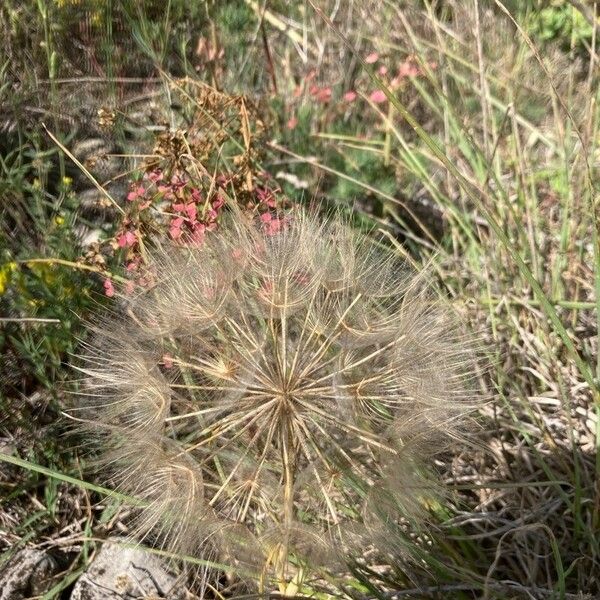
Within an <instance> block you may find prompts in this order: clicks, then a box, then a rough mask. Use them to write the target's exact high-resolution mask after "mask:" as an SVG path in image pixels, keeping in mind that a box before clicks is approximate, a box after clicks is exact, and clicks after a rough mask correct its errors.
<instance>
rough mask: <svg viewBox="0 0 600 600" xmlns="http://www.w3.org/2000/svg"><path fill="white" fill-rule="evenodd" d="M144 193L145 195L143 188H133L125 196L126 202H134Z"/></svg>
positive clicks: (139, 186)
mask: <svg viewBox="0 0 600 600" xmlns="http://www.w3.org/2000/svg"><path fill="white" fill-rule="evenodd" d="M145 193H146V190H145V189H144V186H141V185H138V186H135V187H134V188H133V189H132V190H131V191H130V192H129V194H127V200H128V201H129V202H133V201H134V200H137V199H138V198H139V197H140V196H143V195H144V194H145Z"/></svg>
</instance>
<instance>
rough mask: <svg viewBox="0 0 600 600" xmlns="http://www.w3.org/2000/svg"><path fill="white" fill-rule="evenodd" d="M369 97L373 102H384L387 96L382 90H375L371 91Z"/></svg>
mask: <svg viewBox="0 0 600 600" xmlns="http://www.w3.org/2000/svg"><path fill="white" fill-rule="evenodd" d="M369 98H370V100H371V102H374V103H375V104H381V103H382V102H385V101H386V100H387V96H386V95H385V92H384V91H383V90H375V91H374V92H372V93H371V95H370V96H369Z"/></svg>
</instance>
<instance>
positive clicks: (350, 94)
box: [344, 90, 357, 102]
mask: <svg viewBox="0 0 600 600" xmlns="http://www.w3.org/2000/svg"><path fill="white" fill-rule="evenodd" d="M356 97H357V93H356V92H355V91H354V90H348V91H347V92H346V93H345V94H344V101H345V102H354V101H355V100H356Z"/></svg>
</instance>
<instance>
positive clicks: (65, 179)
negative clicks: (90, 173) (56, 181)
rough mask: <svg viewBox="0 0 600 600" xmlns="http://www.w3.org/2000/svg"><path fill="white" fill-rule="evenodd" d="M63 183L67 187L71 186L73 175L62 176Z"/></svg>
mask: <svg viewBox="0 0 600 600" xmlns="http://www.w3.org/2000/svg"><path fill="white" fill-rule="evenodd" d="M62 183H63V185H64V186H65V187H70V186H71V184H72V183H73V178H72V177H67V176H66V175H65V176H64V177H63V178H62Z"/></svg>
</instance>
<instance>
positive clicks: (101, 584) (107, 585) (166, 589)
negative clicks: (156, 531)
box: [71, 538, 190, 600]
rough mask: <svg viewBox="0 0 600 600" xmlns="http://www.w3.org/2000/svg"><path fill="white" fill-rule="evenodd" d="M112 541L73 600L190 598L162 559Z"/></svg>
mask: <svg viewBox="0 0 600 600" xmlns="http://www.w3.org/2000/svg"><path fill="white" fill-rule="evenodd" d="M118 541H122V540H118V538H109V539H108V540H107V541H106V542H105V543H104V544H103V545H102V549H101V550H100V552H99V553H98V554H97V555H96V557H95V558H94V560H93V561H92V563H91V564H90V565H89V567H88V568H87V570H86V572H85V573H84V574H83V575H82V576H81V577H80V578H79V580H78V581H77V583H76V584H75V587H74V588H73V591H72V592H71V600H115V599H117V598H153V599H154V598H156V599H159V598H167V599H168V600H184V599H186V598H189V597H190V596H189V595H188V593H187V591H186V589H185V586H184V585H183V584H182V583H181V582H180V580H178V578H177V577H176V576H175V575H174V574H173V573H172V572H171V571H170V570H169V568H168V566H167V565H166V564H165V562H164V561H163V560H161V559H160V558H159V557H158V556H156V555H154V554H151V553H150V552H147V551H145V550H144V549H142V548H140V547H137V548H132V547H126V546H123V545H121V544H118V543H116V542H118Z"/></svg>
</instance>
